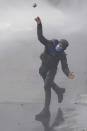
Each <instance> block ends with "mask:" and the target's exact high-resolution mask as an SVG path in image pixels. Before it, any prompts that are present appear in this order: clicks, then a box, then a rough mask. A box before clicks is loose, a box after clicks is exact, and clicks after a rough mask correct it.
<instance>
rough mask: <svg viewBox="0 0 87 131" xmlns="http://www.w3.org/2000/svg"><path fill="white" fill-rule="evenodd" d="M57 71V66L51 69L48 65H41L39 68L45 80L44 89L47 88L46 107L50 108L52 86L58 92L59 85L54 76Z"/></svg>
mask: <svg viewBox="0 0 87 131" xmlns="http://www.w3.org/2000/svg"><path fill="white" fill-rule="evenodd" d="M56 72H57V68H51V69H49V68H48V67H46V65H43V64H42V65H41V67H40V68H39V74H40V75H41V76H42V78H43V80H44V90H45V108H49V105H50V101H51V88H52V89H53V90H54V91H55V92H56V93H57V94H58V90H59V89H60V88H59V86H57V85H56V83H55V82H54V78H55V75H56Z"/></svg>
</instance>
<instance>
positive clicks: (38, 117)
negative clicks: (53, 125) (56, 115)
mask: <svg viewBox="0 0 87 131" xmlns="http://www.w3.org/2000/svg"><path fill="white" fill-rule="evenodd" d="M49 117H50V111H49V110H48V109H45V108H44V109H43V110H42V111H41V112H40V113H39V114H37V115H36V116H35V119H36V120H38V121H40V120H42V119H46V118H49Z"/></svg>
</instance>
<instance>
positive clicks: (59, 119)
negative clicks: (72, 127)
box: [35, 108, 64, 131]
mask: <svg viewBox="0 0 87 131" xmlns="http://www.w3.org/2000/svg"><path fill="white" fill-rule="evenodd" d="M50 119H51V115H50V114H49V115H47V116H43V117H36V116H35V120H37V121H39V122H41V124H42V126H43V128H44V131H56V130H55V129H54V128H55V127H57V126H59V125H61V124H62V123H63V122H64V117H63V111H62V109H61V108H58V111H57V114H56V118H55V120H54V121H53V123H52V124H51V125H50Z"/></svg>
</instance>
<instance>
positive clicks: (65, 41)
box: [59, 39, 69, 50]
mask: <svg viewBox="0 0 87 131" xmlns="http://www.w3.org/2000/svg"><path fill="white" fill-rule="evenodd" d="M59 42H61V43H62V44H63V50H66V48H67V47H68V46H69V43H68V41H67V40H65V39H61V40H60V41H59Z"/></svg>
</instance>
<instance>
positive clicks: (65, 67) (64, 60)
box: [61, 54, 75, 79]
mask: <svg viewBox="0 0 87 131" xmlns="http://www.w3.org/2000/svg"><path fill="white" fill-rule="evenodd" d="M61 66H62V70H63V72H64V74H65V75H66V76H67V77H68V78H70V79H73V78H74V77H75V76H74V74H73V73H72V72H70V70H69V67H68V63H67V58H66V55H65V54H64V56H63V58H62V59H61Z"/></svg>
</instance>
